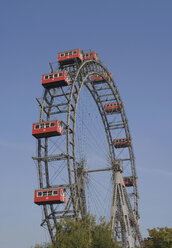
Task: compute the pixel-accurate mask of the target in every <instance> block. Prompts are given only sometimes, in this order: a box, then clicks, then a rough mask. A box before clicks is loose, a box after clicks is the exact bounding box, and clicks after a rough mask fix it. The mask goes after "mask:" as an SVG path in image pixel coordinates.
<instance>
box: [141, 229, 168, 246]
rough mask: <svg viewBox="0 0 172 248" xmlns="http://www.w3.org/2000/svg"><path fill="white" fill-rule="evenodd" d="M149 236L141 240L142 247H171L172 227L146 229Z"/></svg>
mask: <svg viewBox="0 0 172 248" xmlns="http://www.w3.org/2000/svg"><path fill="white" fill-rule="evenodd" d="M148 232H149V237H148V238H146V239H145V240H144V241H143V248H172V228H168V227H164V228H159V227H158V228H157V229H156V228H153V229H151V230H149V229H148Z"/></svg>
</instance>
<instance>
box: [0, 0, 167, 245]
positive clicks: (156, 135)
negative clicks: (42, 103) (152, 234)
mask: <svg viewBox="0 0 172 248" xmlns="http://www.w3.org/2000/svg"><path fill="white" fill-rule="evenodd" d="M0 31H1V38H0V48H1V53H0V70H1V91H0V106H1V108H0V109H1V111H0V113H1V130H0V167H1V173H0V188H1V200H0V202H1V204H0V205H1V207H0V209H1V211H0V247H3V248H9V247H13V248H24V247H25V248H29V247H30V246H31V245H34V244H35V243H36V242H37V243H40V242H42V241H47V240H48V236H47V233H46V232H45V231H44V230H43V229H42V228H41V227H40V226H39V224H40V221H41V217H42V215H41V210H40V208H39V207H37V206H35V205H34V204H33V192H34V189H35V188H36V187H37V186H38V183H37V174H36V167H35V165H34V163H33V161H32V159H31V156H33V155H34V154H35V149H36V142H35V140H34V139H33V138H32V136H31V124H32V122H35V121H37V120H38V107H37V104H36V102H35V97H39V96H41V95H42V93H43V89H42V87H41V84H40V79H41V74H43V73H46V72H49V66H48V62H49V61H55V60H56V59H57V52H59V51H64V50H68V49H72V48H81V49H88V48H91V49H93V50H96V51H97V52H98V53H99V54H100V56H101V59H102V60H103V61H106V63H107V66H108V67H109V69H110V70H111V71H112V73H113V75H114V79H115V81H116V83H117V85H118V87H119V91H120V95H121V97H122V100H123V101H124V103H125V108H126V114H127V117H128V119H129V126H130V130H131V134H132V137H133V143H134V151H135V156H136V165H137V172H138V177H139V192H140V215H141V220H140V227H141V231H142V233H143V235H144V236H146V235H147V232H146V229H147V228H152V227H157V226H159V227H164V226H168V227H172V214H171V209H172V198H171V188H172V187H171V186H172V180H171V178H172V164H171V159H170V158H171V152H172V143H171V140H172V132H171V131H172V125H171V123H172V115H171V106H172V98H171V92H172V1H171V0H165V1H164V0H162V1H160V0H144V1H143V0H142V1H138V0H130V1H128V0H119V1H117V0H110V1H104V0H103V1H100V0H99V1H97V0H94V1H91V0H87V1H81V0H80V1H79V0H76V1H75V0H74V1H69V0H66V1H63V2H62V1H57V0H56V1H55V0H50V1H45V0H34V1H33V0H30V1H20V0H16V1H12V0H6V1H4V0H2V1H1V8H0Z"/></svg>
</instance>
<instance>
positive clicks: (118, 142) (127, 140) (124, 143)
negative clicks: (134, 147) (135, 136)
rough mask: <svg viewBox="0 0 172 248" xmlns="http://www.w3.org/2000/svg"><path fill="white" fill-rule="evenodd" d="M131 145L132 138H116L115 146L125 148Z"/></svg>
mask: <svg viewBox="0 0 172 248" xmlns="http://www.w3.org/2000/svg"><path fill="white" fill-rule="evenodd" d="M130 145H131V139H130V138H123V139H114V146H115V148H125V147H128V146H130Z"/></svg>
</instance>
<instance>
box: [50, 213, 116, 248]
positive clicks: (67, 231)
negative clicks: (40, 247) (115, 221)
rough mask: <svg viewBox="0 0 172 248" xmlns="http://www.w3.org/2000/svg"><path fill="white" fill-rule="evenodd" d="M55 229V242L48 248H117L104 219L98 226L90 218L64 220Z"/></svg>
mask: <svg viewBox="0 0 172 248" xmlns="http://www.w3.org/2000/svg"><path fill="white" fill-rule="evenodd" d="M57 229H58V232H57V237H56V242H55V244H53V245H51V247H50V248H107V247H108V248H119V245H118V244H117V243H115V242H114V240H113V238H112V231H111V229H110V225H109V224H107V223H106V222H105V220H104V219H101V221H100V224H96V222H95V219H94V218H93V217H90V216H85V217H84V218H83V219H78V220H77V221H74V220H72V219H66V220H63V221H62V222H60V223H58V224H57Z"/></svg>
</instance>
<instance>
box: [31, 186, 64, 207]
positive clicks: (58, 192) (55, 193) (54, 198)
mask: <svg viewBox="0 0 172 248" xmlns="http://www.w3.org/2000/svg"><path fill="white" fill-rule="evenodd" d="M34 203H35V204H37V205H45V204H60V203H66V191H65V189H64V188H57V189H38V190H35V195H34Z"/></svg>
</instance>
